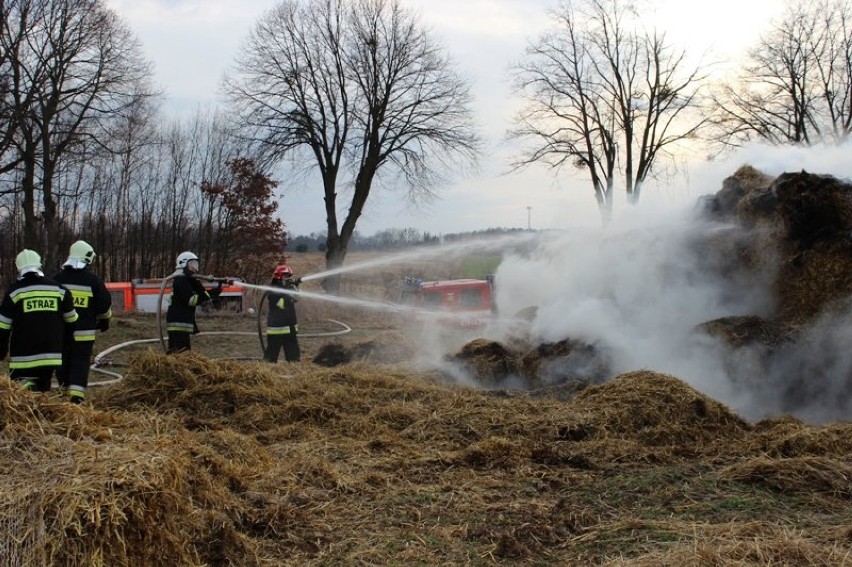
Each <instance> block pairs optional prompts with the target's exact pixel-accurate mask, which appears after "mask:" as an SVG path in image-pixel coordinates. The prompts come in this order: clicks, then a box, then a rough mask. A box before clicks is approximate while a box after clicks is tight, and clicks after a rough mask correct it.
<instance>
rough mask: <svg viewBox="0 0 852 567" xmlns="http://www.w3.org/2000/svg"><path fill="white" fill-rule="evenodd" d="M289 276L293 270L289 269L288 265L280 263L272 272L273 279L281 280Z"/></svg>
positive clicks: (291, 275)
mask: <svg viewBox="0 0 852 567" xmlns="http://www.w3.org/2000/svg"><path fill="white" fill-rule="evenodd" d="M291 277H293V270H291V269H290V266H287V265H285V264H281V265H280V266H278V267H277V268H275V271H274V272H273V273H272V279H273V280H283V279H285V278H291Z"/></svg>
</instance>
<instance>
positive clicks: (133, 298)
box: [106, 278, 246, 313]
mask: <svg viewBox="0 0 852 567" xmlns="http://www.w3.org/2000/svg"><path fill="white" fill-rule="evenodd" d="M241 281H242V280H239V279H235V280H234V281H233V285H226V286H223V287H222V294H221V295H220V296H219V299H218V300H217V304H218V306H219V308H226V309H231V310H233V311H242V309H243V294H244V293H245V289H246V288H245V287H244V286H242V285H240V282H241ZM203 283H204V287H206V288H207V289H212V288H213V287H214V286H215V284H212V283H208V282H203ZM162 284H163V280H162V279H160V278H148V279H135V280H133V281H129V282H108V283H107V284H106V288H107V290H109V292H110V293H111V294H112V309H113V311H114V312H121V311H125V312H132V311H141V312H143V313H156V312H157V299H158V298H159V297H160V287H161V286H162ZM171 294H172V287H171V285H167V286H166V288H165V290H164V291H163V305H162V309H163V311H164V312H165V310H166V309H167V308H168V303H167V301H168V298H169V296H170V295H171Z"/></svg>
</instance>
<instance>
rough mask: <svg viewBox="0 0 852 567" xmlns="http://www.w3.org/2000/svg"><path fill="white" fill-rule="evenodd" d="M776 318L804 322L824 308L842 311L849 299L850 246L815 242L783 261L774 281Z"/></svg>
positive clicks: (841, 242) (851, 289)
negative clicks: (803, 251)
mask: <svg viewBox="0 0 852 567" xmlns="http://www.w3.org/2000/svg"><path fill="white" fill-rule="evenodd" d="M774 292H775V295H776V296H777V298H778V304H779V308H778V312H779V315H780V316H781V317H783V318H785V319H786V320H788V321H790V322H792V323H797V324H801V323H806V322H808V321H810V320H812V319H814V318H815V317H816V316H818V315H820V314H821V313H823V312H825V311H826V309H828V308H833V309H837V308H842V307H843V303H844V302H846V303H848V298H849V297H850V296H852V243H850V242H849V241H847V240H845V239H843V240H838V241H833V242H816V243H815V244H813V245H811V247H810V248H809V249H808V250H807V252H806V253H804V254H802V255H799V256H795V257H793V258H789V259H787V260H786V261H785V262H784V263H783V265H782V267H781V271H780V272H779V274H778V278H777V279H776V281H775V285H774Z"/></svg>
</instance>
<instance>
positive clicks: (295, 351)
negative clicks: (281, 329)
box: [263, 334, 302, 362]
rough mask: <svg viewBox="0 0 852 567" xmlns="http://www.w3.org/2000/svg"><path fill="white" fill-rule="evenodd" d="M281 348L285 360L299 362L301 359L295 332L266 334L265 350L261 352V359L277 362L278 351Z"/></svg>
mask: <svg viewBox="0 0 852 567" xmlns="http://www.w3.org/2000/svg"><path fill="white" fill-rule="evenodd" d="M281 349H284V360H286V361H287V362H299V361H300V360H301V359H302V353H301V351H300V350H299V338H298V337H297V336H296V335H295V334H288V335H266V352H265V353H263V360H265V361H266V362H278V353H279V352H281Z"/></svg>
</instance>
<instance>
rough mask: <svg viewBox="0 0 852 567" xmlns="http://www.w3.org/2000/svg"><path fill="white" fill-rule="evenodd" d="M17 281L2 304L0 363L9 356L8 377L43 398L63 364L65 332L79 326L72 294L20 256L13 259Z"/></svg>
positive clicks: (28, 254)
mask: <svg viewBox="0 0 852 567" xmlns="http://www.w3.org/2000/svg"><path fill="white" fill-rule="evenodd" d="M15 267H16V268H17V269H18V279H17V280H16V281H15V282H13V283H12V284H11V285H10V286H9V287H8V289H7V290H6V295H5V296H4V297H3V301H2V303H0V360H3V359H4V358H6V355H7V354H8V355H9V376H10V377H11V378H12V379H13V380H17V381H19V382H20V383H21V385H23V386H24V387H25V388H27V389H28V390H37V391H39V392H47V391H49V390H50V382H51V379H52V377H53V371H54V370H55V369H56V368H57V367H59V366H60V365H61V364H62V341H63V339H64V337H65V334H66V327H67V326H69V325H73V324H74V323H75V322H76V321H77V317H78V316H77V312H76V311H75V310H74V300H73V299H72V297H71V292H69V291H68V290H67V289H66V288H64V287H63V286H62V285H61V284H59V283H58V282H56V281H54V280H51V279H49V278H46V277H44V272H43V271H42V265H41V257H40V256H39V255H38V253H37V252H35V251H33V250H23V251H21V253H20V254H18V256H17V257H16V258H15Z"/></svg>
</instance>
